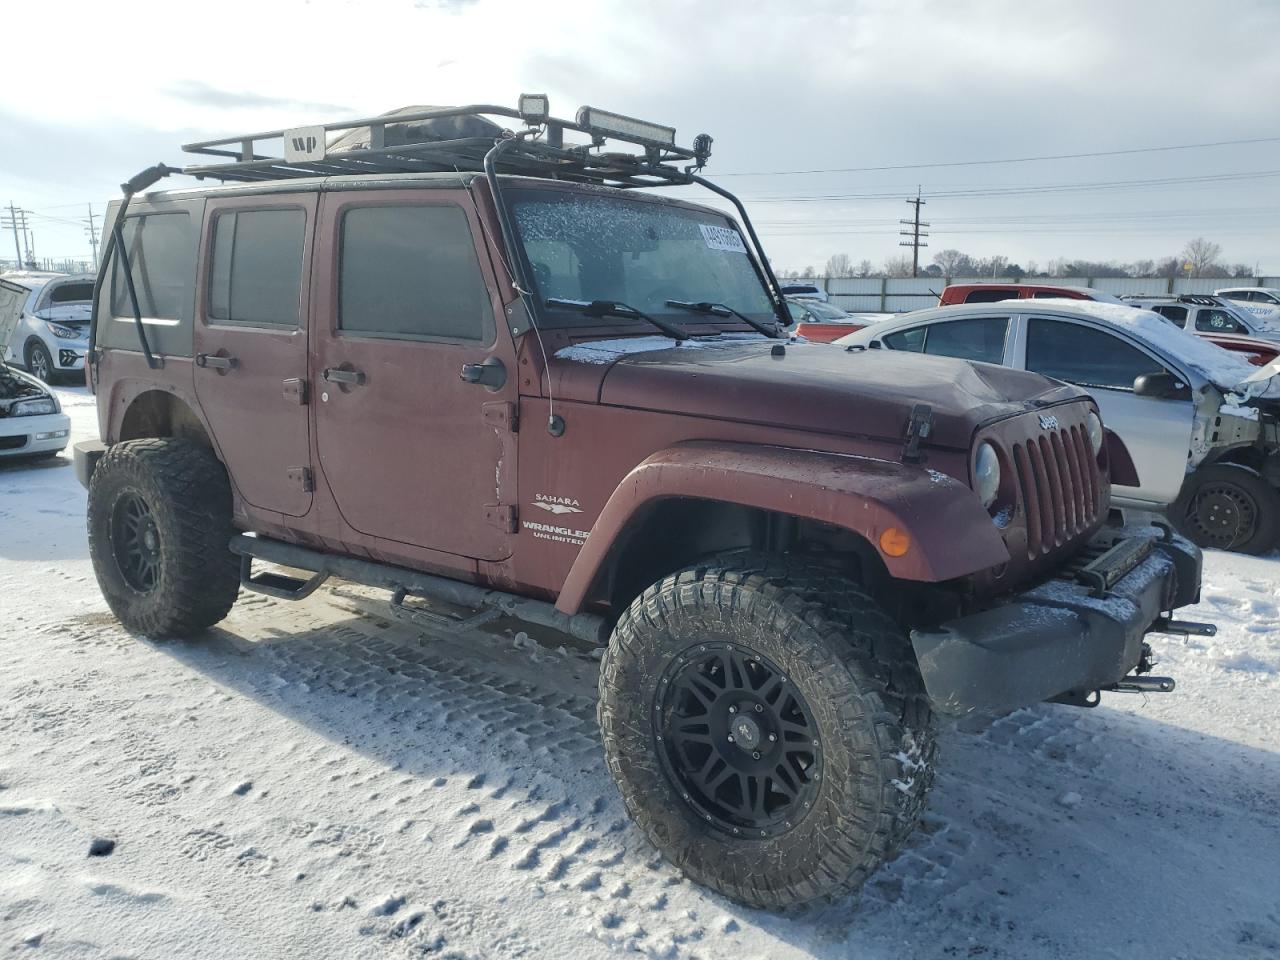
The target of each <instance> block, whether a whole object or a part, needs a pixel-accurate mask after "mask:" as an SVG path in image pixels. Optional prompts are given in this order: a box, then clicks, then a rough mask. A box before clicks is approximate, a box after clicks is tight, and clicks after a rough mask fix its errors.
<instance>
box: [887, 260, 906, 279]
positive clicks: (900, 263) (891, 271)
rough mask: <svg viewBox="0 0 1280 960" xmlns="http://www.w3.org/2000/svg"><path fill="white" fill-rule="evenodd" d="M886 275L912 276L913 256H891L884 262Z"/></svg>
mask: <svg viewBox="0 0 1280 960" xmlns="http://www.w3.org/2000/svg"><path fill="white" fill-rule="evenodd" d="M884 275H885V276H886V277H909V276H911V258H910V257H906V256H903V257H890V258H889V259H888V260H886V261H885V262H884Z"/></svg>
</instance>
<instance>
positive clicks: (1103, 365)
mask: <svg viewBox="0 0 1280 960" xmlns="http://www.w3.org/2000/svg"><path fill="white" fill-rule="evenodd" d="M1023 322H1024V323H1025V331H1024V337H1023V340H1024V342H1025V369H1027V370H1030V371H1032V372H1033V373H1040V374H1044V375H1045V376H1048V377H1054V378H1055V379H1058V380H1065V381H1066V382H1067V383H1074V384H1075V385H1076V386H1079V387H1083V388H1084V389H1086V390H1088V391H1089V393H1091V394H1092V395H1093V398H1094V399H1095V400H1096V401H1097V402H1098V408H1099V409H1100V410H1101V411H1102V422H1103V423H1104V424H1105V425H1106V426H1107V427H1108V429H1110V430H1113V431H1115V433H1116V434H1117V435H1118V436H1119V437H1120V439H1121V440H1123V441H1124V445H1125V447H1126V448H1128V450H1129V453H1130V455H1131V456H1132V457H1133V463H1134V466H1135V467H1136V468H1137V471H1138V486H1137V487H1121V486H1118V485H1117V486H1116V492H1117V493H1119V494H1122V495H1123V496H1125V497H1127V498H1130V499H1134V500H1141V501H1144V502H1148V503H1155V504H1164V503H1172V502H1173V500H1174V499H1175V498H1176V497H1177V496H1178V491H1179V490H1180V489H1181V488H1182V481H1183V479H1184V478H1185V476H1186V472H1187V455H1188V452H1189V450H1190V445H1191V428H1192V425H1193V420H1194V416H1195V408H1194V405H1193V403H1192V401H1190V400H1160V399H1156V398H1154V397H1139V396H1138V395H1137V394H1135V393H1134V392H1133V381H1134V380H1136V379H1137V378H1138V377H1139V376H1141V375H1142V374H1144V373H1160V372H1164V371H1167V372H1170V373H1173V374H1174V375H1175V376H1178V375H1179V374H1178V372H1177V371H1174V370H1169V369H1168V368H1167V367H1165V366H1164V364H1162V363H1161V362H1160V361H1159V360H1158V359H1157V358H1156V357H1154V356H1152V355H1151V354H1149V353H1147V352H1146V351H1145V350H1142V349H1139V348H1138V347H1137V346H1135V345H1134V344H1132V343H1130V342H1128V341H1127V340H1123V339H1121V338H1120V337H1118V336H1116V335H1115V334H1112V333H1109V332H1107V331H1105V330H1099V329H1097V328H1095V327H1091V326H1088V325H1086V324H1081V323H1075V322H1073V321H1071V320H1067V319H1062V318H1055V317H1034V316H1033V317H1024V318H1023Z"/></svg>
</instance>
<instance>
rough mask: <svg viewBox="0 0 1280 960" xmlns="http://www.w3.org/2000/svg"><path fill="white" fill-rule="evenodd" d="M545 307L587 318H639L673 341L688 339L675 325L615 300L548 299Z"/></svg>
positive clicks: (687, 335)
mask: <svg viewBox="0 0 1280 960" xmlns="http://www.w3.org/2000/svg"><path fill="white" fill-rule="evenodd" d="M547 306H548V307H568V308H569V309H570V310H578V311H580V312H582V313H584V314H586V315H587V316H588V317H639V318H640V319H641V320H648V321H649V322H650V323H651V324H653V325H654V326H655V327H657V328H658V329H659V330H661V331H662V332H663V333H665V334H666V335H667V336H668V337H671V338H672V339H674V340H688V339H689V334H687V333H685V332H684V331H683V330H681V329H680V328H679V327H677V326H676V325H675V324H673V323H667V321H665V320H659V319H658V318H657V317H651V316H649V314H647V313H644V312H642V311H640V310H637V309H636V308H635V307H633V306H631V305H630V304H627V303H621V302H619V301H617V300H566V299H565V298H563V297H550V298H548V300H547Z"/></svg>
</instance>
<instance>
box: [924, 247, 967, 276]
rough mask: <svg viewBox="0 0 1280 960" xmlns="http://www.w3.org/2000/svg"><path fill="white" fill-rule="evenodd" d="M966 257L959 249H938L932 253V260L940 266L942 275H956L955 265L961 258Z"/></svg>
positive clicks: (958, 263)
mask: <svg viewBox="0 0 1280 960" xmlns="http://www.w3.org/2000/svg"><path fill="white" fill-rule="evenodd" d="M968 259H969V258H968V257H967V256H965V254H963V253H961V252H960V251H959V250H939V251H938V252H937V253H935V254H934V255H933V262H934V263H936V264H937V265H938V266H940V267H941V268H942V275H943V276H945V277H954V276H956V275H957V274H956V267H958V266H959V265H960V262H961V261H962V260H968Z"/></svg>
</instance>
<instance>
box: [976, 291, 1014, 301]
mask: <svg viewBox="0 0 1280 960" xmlns="http://www.w3.org/2000/svg"><path fill="white" fill-rule="evenodd" d="M1017 299H1018V291H1017V290H974V291H973V292H972V293H970V294H969V295H968V296H967V297H965V298H964V302H965V303H999V302H1000V301H1001V300H1017Z"/></svg>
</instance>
